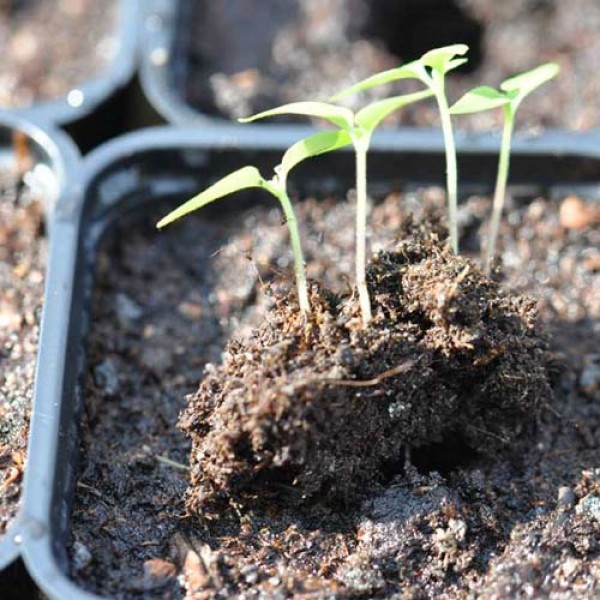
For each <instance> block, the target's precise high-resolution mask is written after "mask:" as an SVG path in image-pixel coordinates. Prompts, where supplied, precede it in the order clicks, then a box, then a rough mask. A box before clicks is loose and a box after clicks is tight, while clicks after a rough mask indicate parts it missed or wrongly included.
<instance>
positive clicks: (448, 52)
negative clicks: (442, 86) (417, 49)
mask: <svg viewBox="0 0 600 600" xmlns="http://www.w3.org/2000/svg"><path fill="white" fill-rule="evenodd" d="M468 51H469V46H467V45H466V44H452V45H451V46H442V47H441V48H434V49H433V50H429V52H425V54H423V56H421V58H420V59H419V60H420V62H421V63H422V64H423V65H425V66H426V67H430V68H431V69H434V70H435V71H439V72H440V73H444V74H445V73H447V72H448V71H450V70H451V69H455V68H456V67H457V66H460V65H461V64H463V63H462V62H458V64H457V62H456V60H454V57H455V56H457V55H458V56H462V55H464V54H466V53H467V52H468ZM458 60H459V61H460V60H466V59H458Z"/></svg>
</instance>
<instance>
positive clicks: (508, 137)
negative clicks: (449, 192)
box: [484, 104, 515, 275]
mask: <svg viewBox="0 0 600 600" xmlns="http://www.w3.org/2000/svg"><path fill="white" fill-rule="evenodd" d="M514 122H515V115H514V110H513V107H512V106H511V105H510V104H507V105H505V106H504V129H503V131H502V143H501V146H500V158H499V160H498V174H497V175H496V187H495V189H494V203H493V206H492V218H491V221H490V231H489V236H488V243H487V248H486V252H485V259H484V266H485V272H486V273H487V274H488V275H489V274H490V271H491V267H492V259H493V258H494V253H495V252H496V243H497V241H498V231H499V230H500V219H501V218H502V209H503V208H504V199H505V197H506V182H507V181H508V169H509V164H510V145H511V141H512V132H513V127H514Z"/></svg>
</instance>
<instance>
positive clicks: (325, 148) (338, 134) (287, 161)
mask: <svg viewBox="0 0 600 600" xmlns="http://www.w3.org/2000/svg"><path fill="white" fill-rule="evenodd" d="M351 143H352V136H351V135H350V133H349V132H348V131H345V130H343V129H342V130H338V131H321V132H319V133H315V134H314V135H311V136H310V137H307V138H304V139H303V140H300V141H299V142H296V143H295V144H294V145H293V146H291V147H290V148H288V150H287V151H286V153H285V154H284V155H283V158H282V159H281V164H280V166H279V170H280V172H281V173H282V174H283V175H284V176H287V174H288V173H289V172H290V171H291V170H292V169H293V168H294V167H295V166H296V165H298V164H300V163H301V162H302V161H303V160H306V159H307V158H311V157H312V156H318V155H319V154H325V153H326V152H331V151H333V150H337V149H338V148H343V147H344V146H349V145H350V144H351Z"/></svg>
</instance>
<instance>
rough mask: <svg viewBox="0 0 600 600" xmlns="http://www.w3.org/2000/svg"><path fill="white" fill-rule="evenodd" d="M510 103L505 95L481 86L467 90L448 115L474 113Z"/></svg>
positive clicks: (508, 97) (509, 99)
mask: <svg viewBox="0 0 600 600" xmlns="http://www.w3.org/2000/svg"><path fill="white" fill-rule="evenodd" d="M510 101H511V98H510V96H508V95H507V94H503V93H502V92H499V91H498V90H495V89H494V88H492V87H489V86H486V85H483V86H480V87H476V88H474V89H472V90H469V91H468V92H467V93H466V94H465V95H464V96H463V97H462V98H460V99H459V100H457V101H456V102H455V103H454V105H453V106H451V107H450V113H451V114H453V115H465V114H469V113H476V112H481V111H483V110H490V109H492V108H497V107H498V106H504V105H505V104H509V103H510Z"/></svg>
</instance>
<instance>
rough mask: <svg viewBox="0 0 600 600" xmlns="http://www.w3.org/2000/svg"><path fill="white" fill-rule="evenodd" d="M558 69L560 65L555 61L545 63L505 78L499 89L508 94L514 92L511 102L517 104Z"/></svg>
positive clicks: (554, 75)
mask: <svg viewBox="0 0 600 600" xmlns="http://www.w3.org/2000/svg"><path fill="white" fill-rule="evenodd" d="M559 70H560V67H559V66H558V65H557V64H556V63H546V64H543V65H540V66H539V67H536V68H535V69H532V70H531V71H527V72H526V73H521V74H520V75H515V76H514V77H511V78H510V79H506V80H505V81H503V82H502V83H501V84H500V89H501V90H502V91H503V92H507V93H508V94H514V101H513V103H514V104H515V105H518V104H519V103H520V102H521V100H523V98H525V97H526V96H528V95H529V94H531V92H533V91H534V90H536V89H537V88H539V87H540V86H541V85H542V84H544V83H546V82H547V81H550V79H552V78H553V77H556V75H557V74H558V71H559Z"/></svg>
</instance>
